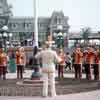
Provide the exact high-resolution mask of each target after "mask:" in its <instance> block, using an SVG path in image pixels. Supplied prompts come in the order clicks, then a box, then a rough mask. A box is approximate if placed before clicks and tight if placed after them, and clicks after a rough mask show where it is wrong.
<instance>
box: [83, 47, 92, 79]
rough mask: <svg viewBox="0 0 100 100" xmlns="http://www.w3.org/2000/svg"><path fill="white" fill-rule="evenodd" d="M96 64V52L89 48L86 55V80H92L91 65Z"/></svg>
mask: <svg viewBox="0 0 100 100" xmlns="http://www.w3.org/2000/svg"><path fill="white" fill-rule="evenodd" d="M93 63H94V50H93V48H92V47H88V48H87V51H86V52H85V53H84V67H85V72H86V79H88V80H91V74H92V73H91V65H93Z"/></svg>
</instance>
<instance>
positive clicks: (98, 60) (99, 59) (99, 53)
mask: <svg viewBox="0 0 100 100" xmlns="http://www.w3.org/2000/svg"><path fill="white" fill-rule="evenodd" d="M94 62H95V63H94V66H93V68H94V79H95V80H99V74H100V72H99V64H100V50H99V48H98V47H96V51H95V58H94Z"/></svg>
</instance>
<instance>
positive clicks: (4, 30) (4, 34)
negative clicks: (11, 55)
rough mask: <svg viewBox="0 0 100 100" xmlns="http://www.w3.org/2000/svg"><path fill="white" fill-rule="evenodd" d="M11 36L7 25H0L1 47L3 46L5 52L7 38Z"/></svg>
mask: <svg viewBox="0 0 100 100" xmlns="http://www.w3.org/2000/svg"><path fill="white" fill-rule="evenodd" d="M11 37H12V33H9V32H8V27H7V26H6V25H5V26H3V27H2V31H1V33H0V38H1V39H2V41H1V42H3V47H4V50H5V52H6V51H7V44H6V43H7V39H8V38H9V39H11Z"/></svg>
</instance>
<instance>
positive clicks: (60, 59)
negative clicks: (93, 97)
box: [0, 42, 100, 96]
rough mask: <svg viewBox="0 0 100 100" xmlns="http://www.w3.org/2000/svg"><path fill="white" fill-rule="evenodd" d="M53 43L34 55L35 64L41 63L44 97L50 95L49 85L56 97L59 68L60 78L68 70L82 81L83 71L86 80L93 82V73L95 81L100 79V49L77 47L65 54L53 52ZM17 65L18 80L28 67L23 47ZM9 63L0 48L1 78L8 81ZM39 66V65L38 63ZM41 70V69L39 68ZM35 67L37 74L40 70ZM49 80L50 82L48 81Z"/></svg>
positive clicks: (16, 58)
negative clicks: (56, 74)
mask: <svg viewBox="0 0 100 100" xmlns="http://www.w3.org/2000/svg"><path fill="white" fill-rule="evenodd" d="M51 46H52V45H51V43H49V42H44V44H43V46H42V47H43V49H42V50H41V51H39V52H38V50H37V48H36V52H35V51H34V52H35V54H34V58H35V63H36V62H37V60H40V61H41V66H42V67H41V69H42V76H43V79H44V83H43V95H44V96H47V95H48V94H47V93H48V92H47V91H48V83H50V86H51V95H52V96H54V95H56V91H55V71H56V66H57V71H58V78H64V70H66V69H68V68H69V70H70V71H74V73H75V79H82V73H83V71H84V72H85V74H86V79H88V80H91V79H92V78H91V75H92V71H93V74H94V79H95V80H99V78H100V47H99V46H98V47H97V46H96V47H87V48H85V50H82V49H81V48H80V47H76V48H75V50H74V51H73V52H71V53H70V52H66V53H64V52H63V49H62V48H61V49H59V51H58V52H56V51H54V50H52V48H51ZM14 55H15V63H16V66H17V78H18V79H22V78H23V72H24V68H25V65H26V60H27V59H26V54H25V51H24V48H23V47H19V48H18V49H17V50H16V52H15V54H13V53H12V56H14ZM7 61H8V55H7V54H6V53H5V52H4V51H3V49H2V48H0V78H3V79H6V73H7ZM36 65H37V63H36ZM38 68H39V67H38ZM38 68H37V67H36V66H35V70H36V72H37V71H38V70H39V69H38ZM48 80H49V81H48Z"/></svg>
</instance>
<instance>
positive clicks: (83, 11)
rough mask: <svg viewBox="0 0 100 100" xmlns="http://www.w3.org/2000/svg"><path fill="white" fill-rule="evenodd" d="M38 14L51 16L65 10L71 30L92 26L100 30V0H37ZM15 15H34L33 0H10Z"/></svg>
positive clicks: (93, 28)
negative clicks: (55, 12)
mask: <svg viewBox="0 0 100 100" xmlns="http://www.w3.org/2000/svg"><path fill="white" fill-rule="evenodd" d="M36 1H38V15H39V16H47V17H48V16H49V17H50V16H51V14H52V12H53V11H60V10H61V11H63V12H64V15H65V16H68V17H69V21H68V23H69V24H70V27H71V28H70V30H71V31H79V30H80V28H82V27H91V28H92V30H97V31H98V30H99V31H100V12H99V10H100V0H36ZM8 3H9V4H12V6H13V8H12V11H13V15H14V16H33V15H34V14H33V0H8Z"/></svg>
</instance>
